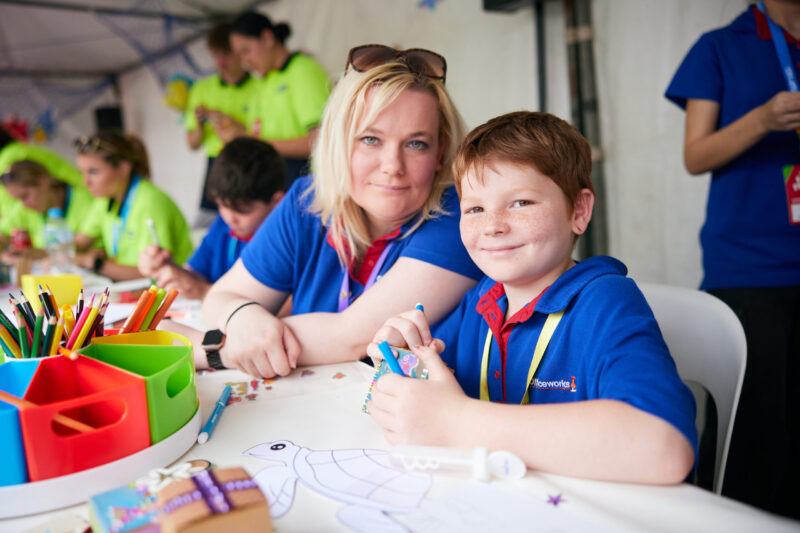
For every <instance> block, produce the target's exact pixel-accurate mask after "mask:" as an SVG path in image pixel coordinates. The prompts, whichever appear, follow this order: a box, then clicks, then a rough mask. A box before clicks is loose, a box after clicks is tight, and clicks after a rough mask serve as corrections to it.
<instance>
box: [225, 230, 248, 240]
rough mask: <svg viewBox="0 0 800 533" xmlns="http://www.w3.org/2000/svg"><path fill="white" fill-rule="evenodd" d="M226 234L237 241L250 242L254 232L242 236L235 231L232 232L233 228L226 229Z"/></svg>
mask: <svg viewBox="0 0 800 533" xmlns="http://www.w3.org/2000/svg"><path fill="white" fill-rule="evenodd" d="M228 235H230V236H231V237H233V238H234V239H236V240H237V241H242V242H250V240H251V239H252V238H253V235H255V234H253V235H248V236H247V237H242V236H241V235H237V234H236V233H234V231H233V230H229V231H228Z"/></svg>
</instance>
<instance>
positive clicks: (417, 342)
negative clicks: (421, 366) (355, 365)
mask: <svg viewBox="0 0 800 533" xmlns="http://www.w3.org/2000/svg"><path fill="white" fill-rule="evenodd" d="M383 341H386V342H388V343H389V344H391V345H392V346H399V347H403V346H430V347H431V348H433V350H435V351H436V353H442V351H444V343H443V342H442V341H441V340H439V339H433V338H431V330H430V327H429V326H428V319H427V318H426V317H425V313H424V312H422V311H420V310H418V309H413V310H411V311H406V312H405V313H402V314H400V315H397V316H395V317H392V318H390V319H389V320H387V321H386V322H385V323H384V324H383V326H381V329H379V330H378V331H377V332H376V333H375V336H374V337H373V338H372V342H371V343H369V345H368V346H367V354H368V355H369V356H370V357H372V359H375V360H378V359H383V356H382V355H381V351H380V350H379V349H378V344H380V343H382V342H383Z"/></svg>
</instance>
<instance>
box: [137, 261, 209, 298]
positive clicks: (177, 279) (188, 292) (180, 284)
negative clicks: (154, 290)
mask: <svg viewBox="0 0 800 533" xmlns="http://www.w3.org/2000/svg"><path fill="white" fill-rule="evenodd" d="M151 277H152V278H153V279H155V281H156V285H158V286H159V287H162V288H164V289H167V290H170V289H177V290H178V291H179V292H180V293H181V296H183V297H185V298H189V299H192V300H202V299H203V298H205V295H206V293H207V292H208V289H210V288H211V284H210V283H209V282H208V280H207V279H206V278H204V277H203V276H201V275H200V274H198V273H197V272H194V271H190V270H186V269H183V268H181V267H179V266H178V265H176V264H174V263H172V262H169V263H167V264H165V265H164V266H162V267H161V268H159V269H158V270H156V271H155V272H154V273H153V274H152V276H151Z"/></svg>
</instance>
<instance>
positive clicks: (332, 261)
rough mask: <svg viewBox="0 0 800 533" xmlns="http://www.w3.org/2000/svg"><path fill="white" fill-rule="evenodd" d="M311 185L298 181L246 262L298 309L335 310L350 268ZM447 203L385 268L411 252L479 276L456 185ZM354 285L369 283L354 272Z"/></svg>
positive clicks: (355, 288)
mask: <svg viewBox="0 0 800 533" xmlns="http://www.w3.org/2000/svg"><path fill="white" fill-rule="evenodd" d="M310 185H311V178H310V177H304V178H300V179H298V180H296V181H295V183H293V184H292V186H291V188H290V189H289V192H288V193H287V195H286V197H285V198H284V199H283V201H281V203H280V204H278V206H277V207H276V208H275V209H274V210H273V212H272V213H270V215H269V217H267V220H265V221H264V223H263V224H262V225H261V227H260V228H259V229H258V231H257V232H256V234H255V235H254V236H253V240H252V241H251V242H250V245H248V246H247V247H246V248H245V250H244V252H243V253H242V262H243V263H244V266H245V268H247V271H248V272H249V273H250V274H251V275H252V276H253V277H254V278H256V279H257V280H258V281H260V282H261V283H263V284H264V285H266V286H268V287H270V288H273V289H275V290H278V291H282V292H289V293H291V294H292V298H293V299H292V313H293V314H302V313H311V312H320V311H323V312H332V313H335V312H337V311H338V303H339V301H338V295H339V289H340V287H341V284H342V279H343V276H344V273H345V270H343V268H342V265H341V264H340V263H339V257H338V256H337V255H336V251H335V250H334V249H333V247H332V246H331V245H330V244H329V243H328V241H327V239H326V233H327V228H325V227H324V226H323V225H322V221H321V219H320V218H319V217H318V216H317V215H314V214H312V213H311V212H310V211H309V205H310V203H311V201H312V194H309V195H307V196H304V197H303V196H302V194H303V192H305V191H306V190H307V189H308V188H309V186H310ZM442 205H443V207H444V209H445V211H446V212H447V213H449V214H447V215H441V216H439V217H437V218H434V219H431V220H428V221H426V222H425V223H423V224H422V225H421V226H420V227H419V228H417V230H416V231H414V233H412V234H411V235H409V236H407V237H405V238H397V239H395V240H394V241H393V243H394V244H393V245H392V248H391V250H390V252H389V253H388V255H387V257H386V260H385V261H384V263H383V266H382V267H381V270H380V272H379V274H381V275H383V274H385V273H386V272H387V271H389V269H390V268H391V267H392V265H394V263H395V262H396V261H397V260H398V259H399V258H400V257H410V258H413V259H418V260H420V261H425V262H426V263H431V264H433V265H436V266H439V267H442V268H445V269H447V270H450V271H453V272H455V273H457V274H461V275H463V276H468V277H471V278H473V279H476V280H477V279H480V278H481V277H482V274H481V271H480V270H478V268H477V267H476V266H475V264H474V263H473V262H472V260H471V259H470V258H469V255H468V254H467V251H466V249H465V248H464V245H463V244H462V243H461V238H460V236H459V230H458V220H459V209H458V198H457V197H456V194H455V190H454V189H452V188H451V189H449V190H448V191H447V192H445V194H444V196H443V197H442ZM405 229H406V227H405V226H404V227H403V232H404V231H405ZM403 232H401V234H402V233H403ZM350 290H351V292H352V295H353V297H354V298H355V297H358V296H359V295H360V294H361V293H362V292H363V290H364V286H363V285H362V284H361V283H359V282H358V281H356V280H354V279H352V276H351V279H350Z"/></svg>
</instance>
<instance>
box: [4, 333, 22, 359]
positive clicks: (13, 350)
mask: <svg viewBox="0 0 800 533" xmlns="http://www.w3.org/2000/svg"><path fill="white" fill-rule="evenodd" d="M0 339H2V340H3V344H5V345H6V346H7V347H8V350H7V353H9V351H10V353H9V355H13V356H14V357H16V358H20V357H22V351H21V350H20V348H19V344H18V343H17V341H16V340H14V337H12V336H11V335H9V333H8V332H7V331H6V330H5V329H0Z"/></svg>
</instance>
